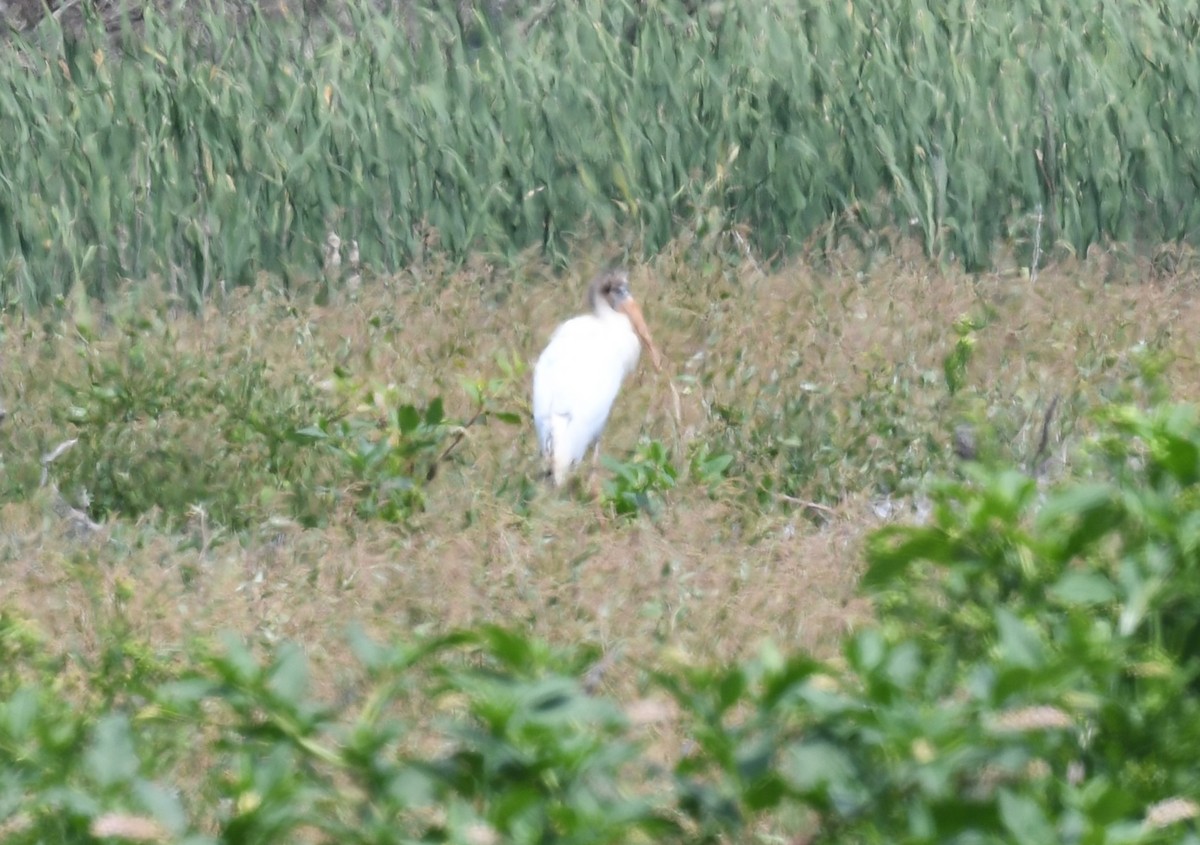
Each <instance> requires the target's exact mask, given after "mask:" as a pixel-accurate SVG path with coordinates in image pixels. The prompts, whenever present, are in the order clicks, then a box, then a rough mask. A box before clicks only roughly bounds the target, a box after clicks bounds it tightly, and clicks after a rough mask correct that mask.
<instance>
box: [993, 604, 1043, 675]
mask: <svg viewBox="0 0 1200 845" xmlns="http://www.w3.org/2000/svg"><path fill="white" fill-rule="evenodd" d="M996 628H997V632H998V633H999V636H1000V642H999V648H1000V654H1001V656H1002V657H1003V659H1004V660H1006V661H1007V662H1009V663H1012V664H1013V665H1015V666H1020V667H1023V668H1026V669H1036V668H1038V667H1039V666H1041V665H1042V664H1043V663H1044V662H1045V648H1044V646H1043V644H1042V640H1041V638H1040V637H1039V636H1038V635H1037V633H1036V632H1035V631H1034V630H1033V629H1032V628H1031V627H1030V626H1029V625H1027V624H1026V623H1025V622H1024V621H1022V620H1021V619H1019V618H1018V617H1017V616H1015V615H1014V614H1013V613H1012V612H1011V611H1009V610H1008V609H1006V608H1003V607H1001V608H998V609H997V610H996Z"/></svg>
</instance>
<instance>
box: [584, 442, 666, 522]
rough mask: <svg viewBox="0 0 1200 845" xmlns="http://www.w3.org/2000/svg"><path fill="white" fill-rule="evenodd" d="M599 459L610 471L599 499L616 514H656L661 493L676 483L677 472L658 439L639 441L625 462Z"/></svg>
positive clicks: (660, 503) (604, 458)
mask: <svg viewBox="0 0 1200 845" xmlns="http://www.w3.org/2000/svg"><path fill="white" fill-rule="evenodd" d="M601 462H602V463H603V464H604V466H605V468H606V469H608V470H609V471H610V472H611V473H612V476H611V477H609V478H607V479H605V481H604V487H603V493H602V500H603V502H604V503H605V505H606V506H608V507H610V508H612V510H613V512H614V513H616V514H617V515H618V516H634V515H636V514H638V513H641V512H643V511H644V512H646V513H649V514H654V513H657V512H658V510H659V509H660V508H661V507H662V498H661V497H662V494H663V493H664V492H666V491H668V490H671V489H674V487H675V484H676V480H677V475H678V473H677V471H676V469H675V463H674V461H673V459H672V458H671V453H670V450H668V449H667V447H666V446H664V445H663V444H662V443H660V442H659V441H657V440H648V441H646V440H644V441H642V442H641V443H639V444H638V448H637V450H636V451H635V452H634V454H633V456H632V457H631V458H630V459H629V460H627V461H619V460H617V459H615V458H611V457H609V456H608V455H604V456H602V457H601Z"/></svg>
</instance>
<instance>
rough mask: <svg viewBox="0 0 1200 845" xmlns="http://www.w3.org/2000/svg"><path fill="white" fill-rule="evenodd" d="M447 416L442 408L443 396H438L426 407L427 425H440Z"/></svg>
mask: <svg viewBox="0 0 1200 845" xmlns="http://www.w3.org/2000/svg"><path fill="white" fill-rule="evenodd" d="M445 418H446V415H445V414H444V413H443V410H442V397H440V396H438V397H436V398H435V399H434V400H433V401H432V402H430V403H429V407H427V408H426V409H425V425H428V426H435V425H438V424H440V423H441V422H442V420H444V419H445Z"/></svg>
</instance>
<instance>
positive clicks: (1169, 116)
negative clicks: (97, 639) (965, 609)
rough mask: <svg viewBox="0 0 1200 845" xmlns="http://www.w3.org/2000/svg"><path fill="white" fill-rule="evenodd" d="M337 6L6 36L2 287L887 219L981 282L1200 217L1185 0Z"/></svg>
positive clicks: (212, 281)
mask: <svg viewBox="0 0 1200 845" xmlns="http://www.w3.org/2000/svg"><path fill="white" fill-rule="evenodd" d="M344 11H345V13H346V18H347V20H348V21H349V24H348V30H349V32H348V34H342V33H341V30H339V29H337V28H320V27H314V26H312V25H311V21H307V20H305V19H303V18H302V17H286V16H285V17H283V18H268V17H266V16H265V15H261V14H251V15H250V16H249V18H248V19H246V20H244V21H243V20H239V21H236V22H235V21H232V20H231V19H224V18H221V17H220V16H211V17H209V18H208V19H207V22H206V23H203V24H201V23H197V24H195V25H193V26H190V27H185V26H175V25H173V23H172V21H171V20H170V19H169V17H164V16H163V15H162V14H161V13H160V12H156V11H154V10H153V9H147V11H146V19H145V26H144V31H143V32H142V33H140V34H139V35H138V36H137V37H130V38H125V39H122V40H121V44H122V46H120V47H117V46H114V45H113V44H112V43H111V42H110V40H109V38H108V36H107V35H106V34H105V33H104V32H103V30H102V28H101V27H99V26H97V27H93V29H92V30H91V32H90V34H89V35H85V36H84V37H83V38H82V39H81V40H72V39H67V40H65V41H64V40H63V39H61V38H59V39H54V38H47V37H46V35H47V34H48V33H45V32H43V33H40V36H41V37H40V38H39V41H38V43H40V44H46V43H55V42H56V41H57V43H58V45H59V46H58V47H57V48H54V49H50V50H49V51H48V52H47V51H46V50H45V49H44V48H42V47H39V48H34V47H33V46H30V45H28V44H26V45H23V46H22V45H20V44H16V43H14V45H10V46H9V47H7V48H6V50H5V61H4V63H3V65H2V66H0V82H2V84H0V115H3V117H2V118H0V173H3V174H4V178H3V180H0V296H2V297H3V299H4V301H6V302H9V303H21V304H23V305H30V304H33V303H45V302H50V301H53V300H54V299H55V297H57V296H60V295H62V294H63V293H64V292H65V291H67V290H68V289H69V288H71V287H72V286H73V285H75V284H76V283H84V284H86V285H87V288H88V290H89V291H90V292H92V293H94V294H103V293H107V292H109V291H111V290H112V289H114V288H115V287H116V286H117V285H118V284H119V283H120V281H121V280H122V279H127V278H130V279H136V280H143V279H146V278H148V277H157V278H159V279H161V280H162V281H163V283H164V284H165V285H167V286H168V287H169V288H170V289H171V290H173V291H176V292H178V293H180V294H181V295H184V296H187V297H202V296H204V295H206V294H207V293H208V292H210V291H213V290H216V289H218V288H221V287H228V286H232V285H238V284H243V283H247V282H250V281H251V280H253V279H254V277H255V274H256V273H257V272H258V271H260V270H263V269H265V270H269V271H274V272H282V273H283V274H285V275H286V276H287V277H288V278H289V280H291V281H292V282H293V283H296V284H301V283H303V282H304V281H306V280H309V279H313V278H314V277H316V276H317V275H318V274H319V272H320V268H321V265H322V251H323V249H324V248H325V245H326V243H327V239H328V236H329V235H330V233H336V234H337V235H339V237H340V240H341V243H342V245H343V246H342V249H343V250H344V251H345V252H346V257H347V258H348V257H349V244H350V242H351V241H356V242H357V244H358V247H359V249H360V255H361V260H362V262H363V263H364V264H366V265H367V267H369V268H375V269H394V268H396V267H397V266H399V265H401V264H403V263H405V262H407V261H408V260H409V259H411V258H413V257H414V256H419V255H421V254H423V253H424V252H426V251H427V250H430V249H435V250H442V251H446V252H448V253H450V254H452V255H455V256H460V257H461V256H463V255H465V254H466V253H467V252H468V251H469V250H472V249H485V250H489V251H492V252H495V253H499V254H509V255H511V254H513V253H514V252H515V251H517V250H521V249H523V248H527V247H529V246H531V245H541V246H542V247H543V248H544V249H547V250H549V251H550V252H551V253H552V254H553V255H555V256H560V255H562V254H563V252H562V250H563V247H564V245H565V243H566V242H567V240H568V239H569V238H571V237H572V236H574V235H576V234H579V233H581V232H584V231H597V230H598V231H600V232H602V233H605V234H607V235H610V236H616V235H618V234H619V235H620V236H622V237H632V238H633V240H634V241H636V246H637V247H638V248H644V249H648V250H653V249H655V248H657V247H658V246H660V245H662V244H663V243H665V242H666V241H667V240H668V239H670V238H672V237H673V236H675V235H677V234H678V233H679V232H680V231H681V230H682V229H686V230H689V231H691V232H693V233H696V234H699V235H701V236H704V235H706V234H710V233H721V232H724V231H726V230H727V228H728V227H729V226H731V225H733V224H746V225H748V227H749V230H750V231H751V233H752V236H753V237H754V238H755V239H756V240H757V242H758V244H759V245H760V246H761V247H762V248H763V249H764V250H765V251H767V252H769V253H777V252H787V251H788V250H789V249H791V248H793V247H795V245H796V244H797V243H799V242H801V241H804V240H805V239H807V238H808V237H809V236H810V235H811V234H812V233H814V232H815V231H816V230H818V229H823V230H824V231H825V232H826V234H827V235H836V234H837V233H838V232H842V231H849V232H852V233H855V234H856V235H857V236H865V233H867V232H872V231H877V230H878V229H879V227H880V226H881V225H883V224H887V223H891V222H896V221H899V222H902V223H903V224H904V225H905V226H908V225H909V224H910V223H911V225H912V226H913V227H914V228H915V231H917V232H919V234H920V236H921V238H922V239H923V241H924V244H925V246H926V248H927V250H928V251H929V252H930V253H933V254H937V255H940V256H943V257H945V256H951V255H953V256H957V257H960V258H961V259H962V260H963V261H965V262H966V264H967V265H969V266H972V267H978V266H982V265H983V264H985V263H986V261H987V260H988V255H989V250H990V249H991V248H992V246H993V245H994V244H995V243H996V241H997V239H998V238H1001V237H1004V238H1008V239H1013V240H1017V241H1023V242H1025V243H1027V244H1030V245H1032V243H1033V241H1034V240H1038V241H1039V244H1040V245H1043V246H1044V247H1045V248H1050V247H1051V245H1053V244H1055V243H1057V242H1059V241H1060V240H1063V241H1065V242H1068V243H1070V244H1071V245H1073V246H1074V247H1075V248H1076V249H1079V250H1082V249H1083V248H1085V247H1086V246H1087V245H1088V244H1089V243H1091V242H1093V241H1096V240H1098V239H1101V238H1118V239H1132V238H1137V237H1142V236H1144V237H1146V238H1149V239H1152V240H1154V241H1156V242H1157V241H1163V240H1170V239H1175V238H1182V237H1186V236H1189V235H1191V234H1193V233H1194V232H1195V231H1196V228H1197V225H1198V224H1200V218H1198V217H1197V214H1200V212H1198V211H1197V209H1200V203H1197V202H1196V201H1195V200H1196V194H1197V185H1198V182H1197V179H1198V177H1197V173H1200V167H1198V159H1197V156H1200V153H1198V152H1197V150H1200V136H1198V135H1197V133H1198V132H1200V128H1198V127H1200V115H1198V113H1197V109H1198V108H1200V106H1198V105H1197V103H1200V96H1198V95H1200V75H1198V74H1200V71H1197V67H1198V65H1197V62H1196V61H1195V47H1194V42H1195V35H1196V33H1197V31H1198V28H1200V19H1198V17H1197V11H1196V9H1195V8H1194V7H1193V6H1192V5H1191V4H1187V3H1183V2H1177V0H1159V2H1153V3H1136V4H1128V3H1113V2H1105V3H1101V4H1099V5H1098V6H1097V5H1094V4H1093V5H1080V4H1072V3H1066V2H1055V3H1050V4H1046V3H1041V2H1037V3H1035V2H1032V0H1022V1H1021V2H1017V3H1015V4H1005V5H1003V6H980V5H978V4H976V3H974V2H968V1H967V0H958V2H952V3H943V4H926V3H925V2H924V0H906V2H902V3H892V2H883V0H869V2H856V3H833V4H826V3H817V4H810V3H795V4H792V3H785V2H782V0H777V2H769V3H740V4H709V5H706V6H701V7H700V8H698V9H691V10H689V9H687V8H686V7H685V6H684V5H683V4H681V3H677V2H674V0H651V2H648V3H635V2H632V0H618V2H591V0H589V1H588V2H582V3H559V4H551V5H549V6H547V7H546V8H545V9H542V10H540V11H539V12H537V13H533V12H531V13H530V17H529V18H527V19H524V20H514V21H510V22H509V24H508V25H506V26H502V27H500V28H499V31H496V32H489V31H488V29H487V28H486V27H484V26H482V24H481V25H480V26H479V27H478V28H477V32H475V34H474V37H473V40H472V41H471V42H470V44H468V42H467V40H465V39H464V38H463V37H462V31H461V22H460V21H459V19H458V17H457V16H456V15H455V14H453V13H448V14H446V15H445V16H441V15H439V14H437V13H434V12H428V11H427V12H423V13H422V14H424V15H425V17H424V19H423V25H422V26H418V27H416V28H415V29H413V28H410V27H406V26H400V25H398V24H397V23H395V22H394V21H391V20H389V19H387V18H386V17H384V16H380V15H379V14H378V13H376V12H374V11H371V9H370V8H369V7H368V6H366V5H365V4H363V5H358V4H354V3H352V4H350V5H349V6H347V7H346V9H345V10H344ZM53 26H54V23H53V21H52V20H49V21H47V22H45V23H44V27H53ZM322 33H328V34H322ZM414 33H415V34H414ZM49 34H50V35H53V32H50V33H49ZM872 237H873V236H872ZM1031 248H1032V246H1031Z"/></svg>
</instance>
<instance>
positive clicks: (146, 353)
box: [52, 322, 339, 528]
mask: <svg viewBox="0 0 1200 845" xmlns="http://www.w3.org/2000/svg"><path fill="white" fill-rule="evenodd" d="M170 332H171V330H170V329H168V328H166V327H165V326H164V325H163V324H161V323H160V324H152V323H150V322H144V323H135V324H131V325H129V326H128V327H127V329H126V331H125V333H124V336H123V337H122V339H121V341H120V343H119V346H118V348H117V349H116V350H115V354H100V353H99V352H94V351H92V350H90V349H89V348H88V347H86V346H82V347H81V354H82V355H84V357H85V358H86V374H85V375H84V377H83V378H82V379H81V380H79V381H64V382H63V383H61V384H60V385H59V388H60V390H59V392H60V396H61V400H60V404H59V405H58V407H57V408H56V419H55V422H57V423H59V424H60V425H62V426H63V427H64V428H67V429H68V430H72V431H73V434H74V437H76V438H77V442H76V444H75V446H74V447H73V448H71V449H70V450H69V451H67V452H66V453H65V454H64V455H63V456H62V457H61V458H60V459H59V460H57V461H56V462H55V463H54V464H53V465H52V471H53V478H54V480H55V481H56V482H57V483H58V484H59V486H60V487H61V488H62V489H63V491H64V492H65V493H66V494H67V495H68V496H71V497H73V498H77V499H79V500H81V501H83V502H86V503H87V509H88V510H89V511H90V513H91V515H92V516H93V518H96V519H101V518H105V517H107V516H110V515H120V516H124V517H129V518H136V517H138V516H140V515H142V514H145V513H147V512H149V511H151V510H158V511H160V512H161V513H162V514H164V515H165V516H166V517H167V518H168V520H170V521H172V522H179V521H182V520H185V519H186V518H187V517H188V515H189V514H190V513H192V509H193V508H196V507H199V508H203V509H204V510H205V512H206V513H207V514H208V515H209V516H210V517H211V518H212V519H214V520H215V521H216V522H217V523H219V524H222V525H226V526H231V527H235V528H240V527H244V526H246V525H248V524H251V523H253V522H254V521H256V520H257V519H259V518H261V517H263V516H265V515H268V514H269V511H270V507H271V502H272V501H273V499H274V497H275V495H276V494H279V493H285V492H286V491H288V490H290V489H297V490H304V489H307V488H309V487H310V486H311V485H312V480H313V478H314V476H315V475H316V470H317V467H316V466H315V464H314V462H313V460H312V459H311V454H310V453H311V450H309V449H306V448H305V447H304V444H302V443H298V442H297V441H296V439H295V438H294V437H293V436H292V432H294V431H295V430H296V429H297V428H299V427H301V426H302V425H304V424H305V422H306V421H307V420H311V419H313V418H324V417H329V416H335V415H337V414H338V413H339V411H338V408H337V407H336V405H335V404H333V403H332V402H331V401H329V399H328V397H326V396H324V395H322V393H321V392H320V391H319V390H318V389H317V388H316V387H315V386H314V385H313V384H312V382H311V380H309V379H305V378H302V377H300V376H296V377H293V378H291V379H290V380H289V379H276V378H274V377H273V374H272V373H271V372H270V371H269V370H268V368H267V365H266V364H265V363H264V362H262V361H261V360H257V359H256V358H254V357H253V356H250V355H247V356H246V357H244V358H242V359H241V360H239V361H237V362H236V363H235V364H234V365H233V366H232V367H230V368H229V369H226V370H224V371H223V372H219V373H214V372H212V371H211V369H210V366H209V361H207V360H203V359H200V358H197V357H194V356H193V355H190V354H183V353H180V354H170V352H166V353H165V354H164V352H165V350H169V349H170V347H171V346H173V341H172V338H171V335H170ZM298 509H299V508H298ZM264 510H266V511H267V514H264Z"/></svg>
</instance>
